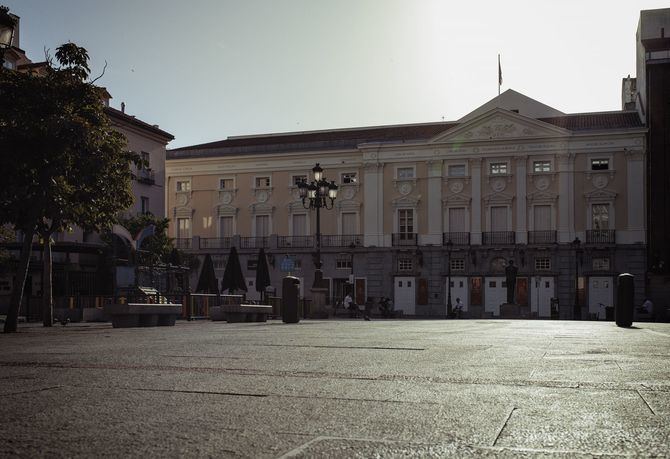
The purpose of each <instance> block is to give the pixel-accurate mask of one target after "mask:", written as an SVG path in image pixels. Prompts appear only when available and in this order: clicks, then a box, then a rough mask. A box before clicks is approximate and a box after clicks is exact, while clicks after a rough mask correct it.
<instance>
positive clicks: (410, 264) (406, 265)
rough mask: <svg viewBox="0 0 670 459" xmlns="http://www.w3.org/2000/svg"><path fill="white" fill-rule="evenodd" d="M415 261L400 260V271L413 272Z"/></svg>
mask: <svg viewBox="0 0 670 459" xmlns="http://www.w3.org/2000/svg"><path fill="white" fill-rule="evenodd" d="M413 269H414V260H412V259H411V258H398V271H412V270H413Z"/></svg>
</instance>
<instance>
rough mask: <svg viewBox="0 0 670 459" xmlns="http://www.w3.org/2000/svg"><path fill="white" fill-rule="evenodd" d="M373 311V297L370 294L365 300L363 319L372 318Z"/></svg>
mask: <svg viewBox="0 0 670 459" xmlns="http://www.w3.org/2000/svg"><path fill="white" fill-rule="evenodd" d="M371 313H372V297H371V296H369V297H368V299H367V300H365V310H364V311H363V319H365V320H370V314H371Z"/></svg>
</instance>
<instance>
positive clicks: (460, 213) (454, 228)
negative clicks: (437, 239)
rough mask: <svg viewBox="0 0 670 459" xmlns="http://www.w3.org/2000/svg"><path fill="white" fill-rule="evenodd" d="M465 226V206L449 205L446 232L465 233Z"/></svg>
mask: <svg viewBox="0 0 670 459" xmlns="http://www.w3.org/2000/svg"><path fill="white" fill-rule="evenodd" d="M465 228H466V227H465V207H450V208H449V228H448V230H449V231H448V232H450V233H465V232H467V230H466V229H465Z"/></svg>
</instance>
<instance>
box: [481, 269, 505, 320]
mask: <svg viewBox="0 0 670 459" xmlns="http://www.w3.org/2000/svg"><path fill="white" fill-rule="evenodd" d="M506 302H507V286H506V285H505V278H504V277H486V278H484V311H486V312H492V313H493V315H494V316H500V305H501V304H503V303H506Z"/></svg>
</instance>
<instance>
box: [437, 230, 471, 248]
mask: <svg viewBox="0 0 670 459" xmlns="http://www.w3.org/2000/svg"><path fill="white" fill-rule="evenodd" d="M449 241H451V243H452V244H454V245H469V244H470V233H465V232H455V233H454V232H451V233H442V245H447V242H449Z"/></svg>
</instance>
